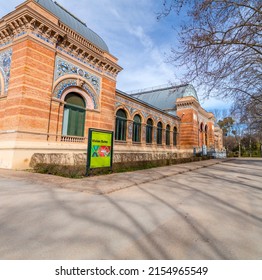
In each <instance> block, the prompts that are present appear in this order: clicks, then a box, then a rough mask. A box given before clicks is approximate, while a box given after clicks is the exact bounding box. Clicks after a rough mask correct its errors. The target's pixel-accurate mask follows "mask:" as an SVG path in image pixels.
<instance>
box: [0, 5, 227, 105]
mask: <svg viewBox="0 0 262 280" xmlns="http://www.w3.org/2000/svg"><path fill="white" fill-rule="evenodd" d="M57 1H58V3H60V4H61V5H62V6H64V7H65V8H66V9H68V10H69V11H70V12H72V13H73V14H75V15H76V16H77V17H78V18H80V19H81V20H83V21H84V22H86V23H87V26H88V27H89V28H91V29H92V30H94V31H95V32H96V33H97V34H99V35H100V36H101V37H102V38H103V39H104V40H105V42H106V43H107V44H108V46H109V50H110V52H111V53H112V54H113V55H114V56H116V57H117V58H118V59H119V64H120V65H121V66H122V67H123V68H124V70H123V71H122V72H121V73H120V74H119V76H118V84H117V87H118V88H119V89H121V90H123V91H130V90H132V89H139V88H147V87H154V86H157V85H162V84H167V83H169V82H173V83H176V81H177V79H176V78H175V76H176V77H177V76H179V72H180V71H181V69H174V68H173V67H172V65H171V64H167V63H165V61H166V56H165V53H169V52H170V49H171V46H172V44H174V42H175V41H176V40H175V39H176V38H175V32H174V30H173V29H172V26H173V25H176V22H171V20H170V19H164V20H162V21H160V22H158V21H157V19H156V12H157V11H159V9H160V3H161V1H155V0H140V1H134V0H125V1H123V0H99V1H97V0H88V1H87V0H78V1H68V0H57ZM21 2H22V1H21V0H9V1H8V2H7V1H3V3H1V11H0V17H2V16H3V15H5V14H6V13H8V12H10V11H12V10H13V9H14V7H15V6H17V5H18V4H20V3H21ZM175 74H176V75H175ZM205 104H208V105H209V104H211V103H210V102H209V103H205ZM219 105H220V104H219ZM221 106H222V105H221Z"/></svg>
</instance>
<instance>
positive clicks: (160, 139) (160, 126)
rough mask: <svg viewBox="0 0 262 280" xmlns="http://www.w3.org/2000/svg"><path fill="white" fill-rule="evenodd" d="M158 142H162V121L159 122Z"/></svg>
mask: <svg viewBox="0 0 262 280" xmlns="http://www.w3.org/2000/svg"><path fill="white" fill-rule="evenodd" d="M157 144H159V145H161V144H162V123H161V122H159V123H158V124H157Z"/></svg>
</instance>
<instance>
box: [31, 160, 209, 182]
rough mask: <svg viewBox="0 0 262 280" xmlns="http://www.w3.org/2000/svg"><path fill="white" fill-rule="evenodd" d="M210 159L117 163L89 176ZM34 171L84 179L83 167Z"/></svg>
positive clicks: (37, 167) (45, 167)
mask: <svg viewBox="0 0 262 280" xmlns="http://www.w3.org/2000/svg"><path fill="white" fill-rule="evenodd" d="M210 158H211V157H207V156H205V157H191V158H178V159H163V160H153V161H133V162H121V163H120V162H119V163H114V164H113V168H112V171H111V170H110V169H109V168H98V169H93V170H90V174H89V176H98V175H105V174H111V173H120V172H130V171H136V170H142V169H149V168H154V167H161V166H167V165H174V164H181V163H188V162H194V161H201V160H207V159H210ZM34 171H35V172H36V173H41V174H51V175H56V176H61V177H67V178H75V179H77V178H83V177H85V173H86V167H85V166H84V165H57V164H47V163H38V164H36V165H35V166H34Z"/></svg>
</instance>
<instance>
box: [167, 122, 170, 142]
mask: <svg viewBox="0 0 262 280" xmlns="http://www.w3.org/2000/svg"><path fill="white" fill-rule="evenodd" d="M166 145H167V146H170V125H169V124H168V125H167V126H166Z"/></svg>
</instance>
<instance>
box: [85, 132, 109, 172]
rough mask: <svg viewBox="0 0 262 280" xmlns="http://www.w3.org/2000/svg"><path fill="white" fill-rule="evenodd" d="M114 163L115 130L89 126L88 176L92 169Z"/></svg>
mask: <svg viewBox="0 0 262 280" xmlns="http://www.w3.org/2000/svg"><path fill="white" fill-rule="evenodd" d="M112 163H113V131H107V130H100V129H94V128H89V131H88V146H87V164H86V176H88V174H89V172H90V170H91V169H95V168H102V167H109V168H111V170H112Z"/></svg>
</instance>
